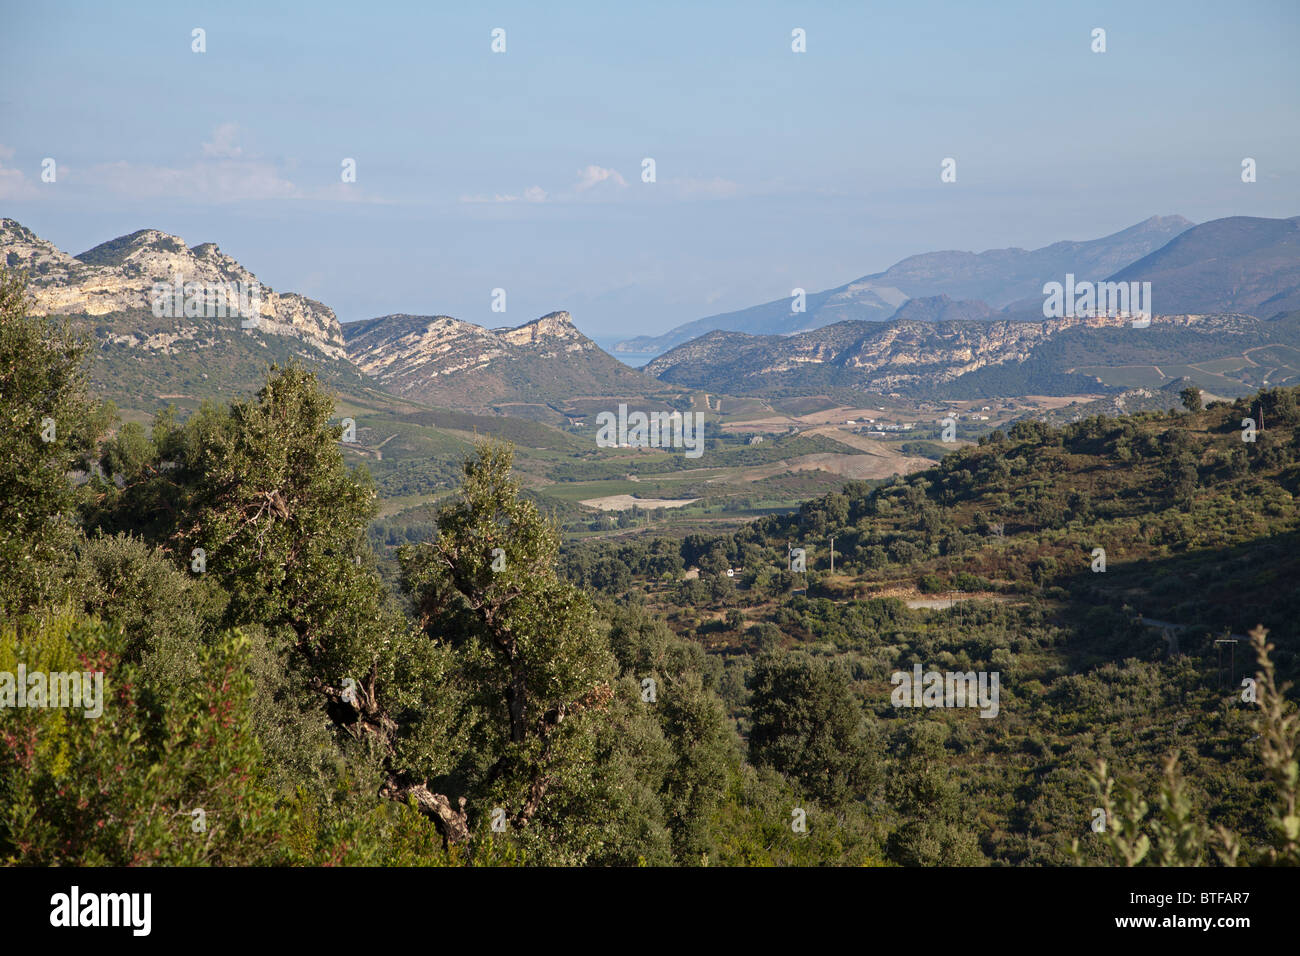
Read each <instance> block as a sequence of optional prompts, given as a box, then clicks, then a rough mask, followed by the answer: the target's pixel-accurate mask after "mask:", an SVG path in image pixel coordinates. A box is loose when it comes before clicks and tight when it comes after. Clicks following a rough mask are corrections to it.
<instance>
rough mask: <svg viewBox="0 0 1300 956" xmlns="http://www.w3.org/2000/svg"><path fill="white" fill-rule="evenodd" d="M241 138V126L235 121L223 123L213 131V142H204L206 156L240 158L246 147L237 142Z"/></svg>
mask: <svg viewBox="0 0 1300 956" xmlns="http://www.w3.org/2000/svg"><path fill="white" fill-rule="evenodd" d="M238 138H239V126H238V125H236V124H235V123H222V124H221V125H220V126H218V127H217V128H216V129H215V130H213V131H212V142H210V143H204V144H203V155H204V156H215V157H217V158H219V159H238V158H239V157H240V156H241V155H242V154H243V152H244V148H243V147H242V146H240V145H239V144H238V142H236V141H237V140H238Z"/></svg>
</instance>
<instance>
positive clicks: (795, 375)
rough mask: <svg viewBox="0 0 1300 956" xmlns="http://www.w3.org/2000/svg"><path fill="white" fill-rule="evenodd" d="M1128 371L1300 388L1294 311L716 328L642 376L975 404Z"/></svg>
mask: <svg viewBox="0 0 1300 956" xmlns="http://www.w3.org/2000/svg"><path fill="white" fill-rule="evenodd" d="M1252 355H1254V356H1255V358H1252V357H1251V356H1252ZM1256 359H1258V361H1256ZM1229 360H1231V361H1229ZM1189 363H1191V364H1189ZM1195 363H1203V364H1205V365H1206V366H1209V367H1207V368H1197V367H1196V365H1195ZM1135 369H1137V370H1140V369H1151V370H1152V371H1151V373H1150V375H1149V376H1148V378H1149V379H1150V380H1151V381H1152V383H1153V384H1156V385H1161V384H1164V382H1165V381H1167V380H1168V379H1169V378H1171V377H1179V376H1182V375H1188V376H1191V377H1192V378H1193V379H1194V380H1196V381H1197V384H1200V385H1202V387H1204V388H1207V389H1209V390H1210V391H1212V392H1215V393H1216V394H1223V395H1236V394H1242V393H1244V392H1246V391H1251V390H1253V389H1254V388H1257V387H1259V385H1260V384H1261V383H1264V382H1267V383H1268V384H1272V385H1279V384H1284V383H1292V384H1294V383H1296V382H1300V312H1295V313H1291V314H1289V315H1287V316H1283V317H1278V318H1277V319H1275V320H1273V321H1266V320H1262V319H1258V318H1255V317H1254V316H1249V315H1236V314H1214V315H1176V316H1169V315H1165V316H1156V317H1154V318H1153V320H1152V323H1151V325H1150V326H1149V327H1148V328H1142V329H1135V328H1133V327H1132V324H1131V321H1130V320H1128V319H1119V318H1115V317H1105V316H1101V317H1064V318H1060V319H1043V318H1041V317H1040V318H1038V319H1037V320H1036V321H1011V320H1004V319H990V320H986V321H982V322H970V321H960V320H959V321H942V322H922V321H912V320H902V321H891V322H888V323H873V322H842V323H837V324H836V325H831V326H827V327H826V328H822V329H815V330H813V331H811V332H804V333H801V334H799V335H794V336H776V335H766V336H757V335H747V334H745V333H742V332H725V331H716V332H710V333H709V334H707V335H703V336H701V337H700V338H698V339H694V340H692V341H691V342H688V343H686V344H685V345H680V346H678V347H677V348H675V349H672V350H670V351H668V352H666V353H664V354H663V355H661V356H659V357H658V358H656V359H655V360H654V361H652V362H650V363H649V364H648V365H646V367H645V369H644V371H646V372H647V373H648V374H651V375H654V376H655V377H657V378H659V379H660V380H662V381H665V382H671V383H673V384H675V385H680V386H684V387H690V388H710V389H712V390H714V391H717V392H724V393H727V394H732V395H774V394H781V393H786V394H808V393H812V392H817V391H821V390H825V389H829V388H850V389H857V390H861V391H871V392H878V393H898V394H900V395H901V394H910V395H913V396H916V395H923V394H933V395H935V396H939V395H942V396H945V397H950V398H966V397H969V398H975V397H990V396H995V395H1026V394H1044V395H1071V394H1085V393H1098V392H1106V391H1108V390H1112V389H1118V388H1120V387H1122V386H1124V385H1143V384H1146V382H1145V380H1144V381H1141V382H1131V381H1126V380H1125V379H1126V377H1127V378H1129V379H1131V378H1132V377H1134V375H1135V374H1136V372H1135Z"/></svg>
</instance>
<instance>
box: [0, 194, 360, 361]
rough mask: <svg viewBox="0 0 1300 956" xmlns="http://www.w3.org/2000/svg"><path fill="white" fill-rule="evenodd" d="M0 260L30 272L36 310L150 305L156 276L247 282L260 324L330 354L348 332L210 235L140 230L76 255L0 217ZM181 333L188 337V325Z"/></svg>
mask: <svg viewBox="0 0 1300 956" xmlns="http://www.w3.org/2000/svg"><path fill="white" fill-rule="evenodd" d="M0 259H3V261H4V263H5V265H6V266H7V267H8V268H10V269H21V270H23V271H25V272H26V273H27V274H28V276H29V286H28V289H29V292H30V293H31V295H32V298H33V302H34V306H33V311H35V312H37V313H44V314H49V313H60V314H74V315H89V316H103V315H110V314H115V313H132V312H141V311H144V312H150V311H152V309H153V307H154V302H155V297H156V292H155V288H154V287H155V284H156V283H165V284H168V285H173V284H174V283H177V282H180V283H182V284H197V287H198V288H201V289H205V290H206V289H214V288H220V289H225V288H231V289H235V288H242V289H243V290H246V291H248V292H249V293H250V296H249V301H252V302H255V303H256V312H257V319H258V321H257V328H258V329H259V330H260V331H262V332H264V333H268V334H272V335H290V336H294V337H296V338H299V339H301V340H303V341H304V342H306V343H308V344H310V345H312V346H314V347H315V348H317V349H319V350H320V351H321V352H323V353H325V354H326V355H328V356H330V357H331V358H343V357H344V356H345V354H346V350H345V345H344V341H343V332H342V329H341V328H340V326H339V322H338V319H337V318H336V317H335V315H334V312H333V311H332V310H331V309H329V308H328V307H327V306H324V305H322V304H321V303H319V302H317V301H315V300H314V299H309V298H307V297H306V296H302V295H298V294H296V293H292V292H276V291H275V290H273V289H272V288H270V287H269V286H267V285H265V284H263V283H261V282H260V281H259V280H258V279H257V277H256V276H255V275H254V274H253V273H252V272H250V271H249V270H247V269H245V268H244V267H243V266H242V265H240V264H239V263H238V262H236V261H235V260H234V259H232V258H231V257H230V256H228V255H226V254H225V253H223V252H222V251H221V250H220V249H219V248H218V247H217V246H216V244H214V243H211V242H205V243H202V244H200V245H197V246H193V247H190V246H187V245H186V244H185V242H184V240H182V239H180V238H179V237H178V236H172V235H169V234H167V233H165V232H160V231H158V230H157V229H141V230H140V231H139V232H134V233H131V234H130V235H129V236H121V237H119V238H117V239H112V240H109V241H108V242H105V243H102V244H100V245H98V246H95V248H93V249H90V250H88V251H86V252H83V253H82V254H81V255H79V256H75V257H73V256H69V255H67V254H66V253H64V252H62V251H61V250H59V249H58V248H56V247H55V246H54V244H53V243H50V242H47V241H46V240H44V239H41V238H40V237H39V236H37V235H36V234H35V233H33V232H32V231H31V230H30V229H27V228H26V227H25V226H23V225H22V224H21V223H18V222H16V221H15V220H13V219H0ZM182 287H183V286H182ZM252 293H255V295H253V294H252ZM231 311H232V313H233V312H234V307H232V309H231ZM236 318H238V316H236ZM117 331H118V332H119V333H120V336H124V337H125V339H124V340H129V339H130V338H131V337H132V335H133V333H132V331H131V330H129V329H122V330H117ZM177 334H179V335H181V336H182V337H183V336H184V335H185V332H184V331H181V332H179V333H177Z"/></svg>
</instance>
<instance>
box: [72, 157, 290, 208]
mask: <svg viewBox="0 0 1300 956" xmlns="http://www.w3.org/2000/svg"><path fill="white" fill-rule="evenodd" d="M84 178H85V180H86V181H87V182H88V183H89V184H91V185H93V186H98V187H100V188H102V189H106V190H108V191H110V192H112V193H115V194H117V195H119V196H125V197H127V198H130V199H164V198H169V199H192V200H200V201H205V202H232V201H235V200H241V199H293V198H296V197H298V196H300V195H301V193H300V191H299V189H298V187H297V186H295V185H294V184H293V183H291V182H290V181H289V180H287V179H285V178H284V177H283V176H281V175H280V173H279V172H278V171H277V170H276V168H275V167H274V166H273V165H272V164H270V163H264V162H257V161H251V160H235V159H222V160H214V161H205V162H198V163H193V164H191V165H189V166H184V167H179V168H174V167H168V166H148V165H137V164H135V163H128V162H126V161H125V160H119V161H118V162H116V163H102V164H100V165H98V166H95V167H92V168H91V169H90V170H89V172H88V173H87V174H86V176H85V177H84Z"/></svg>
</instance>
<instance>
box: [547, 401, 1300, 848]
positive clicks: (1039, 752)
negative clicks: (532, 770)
mask: <svg viewBox="0 0 1300 956" xmlns="http://www.w3.org/2000/svg"><path fill="white" fill-rule="evenodd" d="M1261 412H1262V417H1263V420H1264V421H1265V422H1268V423H1271V424H1269V425H1268V427H1267V429H1266V430H1265V431H1264V432H1263V433H1260V434H1259V435H1258V436H1257V440H1256V441H1255V442H1253V443H1248V442H1243V441H1242V429H1241V425H1240V423H1241V420H1242V419H1243V418H1246V417H1254V418H1256V419H1258V418H1259V417H1260V416H1261ZM1298 494H1300V389H1278V390H1272V391H1267V392H1264V393H1260V394H1259V395H1256V396H1252V397H1250V398H1247V399H1241V400H1238V401H1236V402H1233V403H1230V404H1219V405H1217V406H1214V407H1211V408H1209V409H1207V410H1204V411H1200V412H1194V413H1187V412H1179V413H1176V414H1172V415H1171V414H1167V413H1141V414H1137V415H1131V416H1122V417H1119V418H1104V417H1094V418H1090V419H1087V420H1084V421H1081V422H1078V423H1076V424H1073V425H1070V426H1067V427H1065V428H1063V429H1058V428H1052V427H1050V426H1047V425H1044V424H1043V423H1039V422H1022V423H1019V424H1017V425H1015V426H1014V427H1013V428H1012V429H1011V430H1010V432H1009V433H1007V434H1004V433H1002V432H995V433H994V434H992V435H990V436H987V437H986V438H984V439H981V440H980V442H979V443H978V444H977V445H972V446H968V447H965V448H962V449H960V450H959V451H956V452H953V453H951V454H949V455H947V456H946V457H945V458H944V459H943V460H942V462H940V463H939V464H938V465H937V466H935V467H933V468H930V469H928V470H925V471H921V472H917V473H915V474H913V475H910V476H908V477H906V478H900V479H896V480H894V481H893V482H890V483H886V484H884V485H881V486H878V487H876V486H871V485H868V484H866V483H860V482H858V483H850V484H848V485H846V486H845V487H844V488H843V489H842V490H841V491H840V492H838V493H833V494H829V495H826V496H824V497H822V498H820V499H818V500H815V501H810V502H808V503H807V504H806V505H805V506H804V507H803V508H801V509H800V510H799V511H798V513H797V514H792V515H788V516H773V517H769V518H763V519H759V520H756V521H754V522H752V523H751V524H749V525H747V526H745V527H743V528H741V529H739V530H737V531H735V532H734V533H729V534H718V535H690V536H686V537H679V538H676V539H663V538H658V537H655V536H643V537H640V538H637V539H633V540H625V541H622V542H617V543H595V544H590V545H587V546H581V547H579V546H575V547H573V548H572V549H571V550H570V552H569V554H568V556H567V568H568V573H569V574H570V576H571V577H572V578H573V579H574V580H575V581H578V582H581V583H586V584H587V585H588V586H596V587H601V588H603V589H604V590H606V592H607V593H610V594H611V595H612V594H615V593H617V594H619V595H621V596H622V598H623V600H625V601H630V602H635V601H636V600H638V599H644V600H645V601H646V602H647V603H648V604H649V606H650V607H652V608H653V609H655V610H656V611H657V612H659V613H662V614H664V615H666V616H667V619H668V621H669V623H670V624H671V626H672V627H673V629H674V631H675V632H677V633H678V634H679V635H682V636H685V637H690V638H692V639H694V640H698V641H700V642H701V643H703V644H704V646H705V647H707V648H709V650H710V652H711V653H712V654H713V655H715V656H716V657H717V658H718V659H719V660H720V661H721V662H722V664H723V666H724V667H725V671H724V677H723V678H722V680H721V682H720V683H721V686H722V687H723V688H724V695H725V696H726V699H727V703H728V706H729V708H730V712H731V714H732V716H733V717H734V718H735V719H736V720H737V722H738V724H739V725H740V726H742V727H748V726H749V721H750V720H751V719H753V711H752V710H751V706H752V702H753V698H752V697H751V696H749V695H748V694H747V693H746V692H745V690H744V688H745V687H746V686H750V687H753V686H755V684H756V683H760V682H761V678H760V675H761V674H762V673H763V669H764V668H765V667H766V666H767V665H765V664H764V663H763V662H764V660H765V659H768V658H767V656H768V655H773V654H775V655H779V656H781V657H782V658H783V659H785V660H788V661H791V662H796V661H808V662H814V663H817V664H819V666H828V667H833V668H837V669H839V671H840V672H841V673H846V674H850V675H852V688H853V693H854V696H855V700H856V701H857V703H858V704H859V706H861V707H862V708H863V709H864V710H865V712H866V713H867V714H868V715H869V716H870V719H871V720H872V721H873V727H874V728H875V732H876V733H877V734H878V735H879V739H880V740H882V741H883V742H884V743H883V745H882V746H883V749H884V750H885V752H886V753H887V754H888V761H887V765H886V766H885V768H884V773H885V775H886V777H887V778H889V777H890V776H891V775H896V774H897V775H906V774H908V773H910V772H913V771H914V770H915V759H916V757H917V754H918V744H919V743H921V741H920V740H918V735H920V736H921V737H923V739H924V741H925V742H926V743H925V746H923V747H921V748H920V749H921V752H922V753H924V754H926V755H927V756H928V757H929V758H930V759H932V760H933V761H935V765H936V766H939V767H942V768H943V777H944V781H945V783H944V785H943V787H941V788H940V791H941V792H942V793H944V794H946V797H944V798H943V799H940V797H939V791H934V790H930V791H926V792H924V793H923V794H921V795H918V794H916V793H913V794H912V796H913V797H914V798H917V799H919V801H920V804H919V805H920V806H924V807H927V808H929V810H930V811H931V812H932V814H933V821H932V823H931V824H930V826H928V827H917V826H916V825H912V826H911V828H909V827H908V826H906V825H905V826H904V828H903V832H902V833H900V834H898V835H897V836H896V837H894V838H893V839H891V841H889V844H888V846H889V854H890V856H891V858H892V859H894V860H896V861H898V862H903V863H911V864H929V865H934V864H941V863H947V864H951V863H953V862H957V861H959V860H962V859H965V860H966V861H967V862H993V863H1001V864H1025V863H1029V864H1060V863H1065V862H1069V861H1070V860H1071V855H1070V843H1071V840H1073V839H1075V838H1079V839H1080V843H1081V844H1082V846H1081V853H1082V859H1083V860H1085V861H1093V862H1097V861H1101V860H1104V859H1105V858H1106V857H1105V854H1104V851H1103V849H1102V847H1101V845H1100V843H1101V841H1099V840H1097V839H1091V840H1089V839H1088V833H1089V831H1088V829H1087V824H1088V818H1089V813H1090V808H1091V807H1093V806H1094V799H1093V793H1092V791H1091V789H1090V786H1089V783H1088V774H1089V773H1090V772H1094V771H1095V765H1096V761H1097V760H1098V759H1099V758H1105V759H1106V760H1107V761H1108V763H1109V764H1110V766H1111V768H1112V770H1113V771H1114V772H1115V773H1116V774H1117V775H1119V776H1121V777H1122V778H1126V779H1134V780H1136V781H1137V782H1138V786H1139V789H1140V792H1142V793H1144V794H1145V795H1147V796H1148V798H1149V799H1154V798H1153V797H1152V790H1153V788H1154V786H1155V782H1156V780H1157V779H1158V777H1159V773H1160V766H1161V761H1162V760H1163V759H1164V757H1165V756H1166V755H1167V754H1169V753H1170V752H1172V751H1174V750H1178V751H1180V752H1181V760H1180V764H1179V766H1180V770H1181V772H1182V773H1183V775H1184V777H1185V779H1186V781H1187V785H1188V788H1189V790H1188V794H1189V799H1190V800H1191V805H1192V806H1193V807H1194V808H1195V811H1194V813H1193V817H1194V819H1195V820H1196V821H1199V824H1200V825H1206V824H1207V823H1221V824H1223V825H1225V826H1228V827H1229V828H1232V829H1237V830H1239V831H1241V832H1244V833H1247V834H1249V836H1248V837H1247V843H1248V844H1250V843H1254V844H1258V842H1260V841H1261V840H1263V839H1265V838H1266V834H1267V832H1268V827H1267V824H1266V821H1265V812H1264V808H1265V806H1266V801H1267V800H1268V799H1269V798H1268V793H1269V787H1268V785H1267V784H1266V783H1265V782H1264V781H1263V780H1261V778H1260V776H1259V774H1258V773H1257V772H1256V770H1255V769H1254V766H1255V763H1256V761H1257V759H1258V757H1257V750H1256V748H1254V747H1252V746H1251V741H1252V739H1254V738H1253V737H1252V735H1253V733H1254V731H1253V730H1252V728H1251V725H1250V723H1249V721H1248V713H1247V711H1248V708H1246V707H1244V706H1242V704H1241V702H1240V700H1239V699H1238V698H1239V694H1238V691H1239V690H1240V688H1239V687H1238V686H1237V685H1236V683H1235V682H1234V681H1233V680H1231V679H1230V673H1229V667H1230V666H1231V667H1232V668H1233V669H1234V670H1233V673H1234V674H1235V675H1236V680H1238V681H1239V679H1240V676H1241V675H1242V674H1243V673H1252V672H1253V668H1254V661H1253V659H1252V658H1251V657H1250V652H1249V651H1248V650H1247V649H1246V648H1247V642H1246V639H1245V636H1244V635H1245V634H1246V632H1247V631H1249V630H1250V629H1252V628H1254V627H1255V626H1256V625H1259V624H1262V625H1264V626H1265V627H1266V628H1268V629H1269V630H1270V634H1269V639H1270V640H1271V641H1272V642H1273V643H1274V644H1275V645H1276V649H1275V651H1274V654H1273V659H1274V662H1275V663H1276V664H1277V666H1278V670H1279V673H1280V675H1281V676H1282V677H1283V678H1294V677H1296V676H1297V673H1298V672H1300V627H1298V626H1297V622H1298V621H1300V557H1297V555H1298V554H1300V552H1297V549H1296V544H1297V543H1298V542H1300V509H1298V508H1297V505H1296V496H1297V495H1298ZM832 539H833V546H834V549H835V557H834V573H832V572H831V569H830V562H831V558H830V547H831V542H832ZM792 546H793V547H802V548H804V549H806V554H807V559H806V560H807V569H808V570H807V573H806V574H797V573H791V572H790V571H789V570H787V569H788V567H789V558H788V551H787V549H788V548H789V547H792ZM1098 548H1101V549H1104V564H1101V565H1099V564H1098V552H1097V551H1096V550H1095V549H1098ZM667 556H671V557H673V558H675V559H676V560H678V561H680V565H679V566H681V567H690V566H695V567H697V568H698V572H699V573H698V577H691V578H689V579H683V578H681V577H680V576H679V580H678V582H676V583H663V579H662V575H660V574H659V573H658V570H657V569H658V568H661V567H663V566H664V563H665V560H666V557H667ZM619 568H622V569H624V570H622V571H619V570H618V569H619ZM728 569H741V570H740V571H739V573H735V574H734V575H732V574H728ZM605 582H611V583H605ZM628 591H630V592H632V594H631V595H630V596H629V595H628V594H627V593H626V592H628ZM638 596H639V597H638ZM1229 637H1231V639H1234V640H1238V641H1240V642H1241V643H1239V644H1238V645H1235V650H1230V649H1229V646H1228V645H1216V644H1215V643H1214V642H1215V641H1216V640H1219V639H1226V638H1229ZM1234 655H1235V657H1234ZM914 664H920V665H922V666H923V667H926V668H930V667H934V668H938V669H940V670H943V669H945V668H948V669H954V670H959V671H967V670H974V671H983V672H989V671H993V672H998V673H999V674H1000V678H1001V700H1000V710H999V712H998V714H997V715H996V716H995V717H994V718H993V719H981V718H980V717H979V716H977V715H976V714H975V713H973V712H972V711H968V710H962V709H960V708H957V709H945V708H939V709H935V710H930V711H927V712H915V711H910V710H906V709H899V708H897V707H895V706H893V705H892V702H891V689H892V684H891V680H890V676H891V674H892V673H894V672H895V671H896V670H904V671H906V670H910V669H911V668H912V666H913V665H914ZM791 666H793V663H792V664H791ZM751 752H753V744H752V743H751ZM787 768H788V769H787V772H788V773H791V774H792V779H804V780H805V782H808V780H809V778H799V777H798V776H797V769H798V764H797V763H795V762H793V761H791V762H790V763H788V764H787ZM885 791H886V794H889V793H892V792H897V791H893V790H891V789H890V787H889V786H888V785H886V788H885ZM914 809H915V807H914ZM884 812H885V813H886V815H887V816H888V811H884ZM963 835H964V837H965V839H967V840H969V841H970V844H972V845H974V846H977V847H978V850H977V852H976V853H975V855H974V856H973V857H966V856H964V855H963V854H964V853H965V852H967V851H963V850H961V847H962V846H963Z"/></svg>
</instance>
